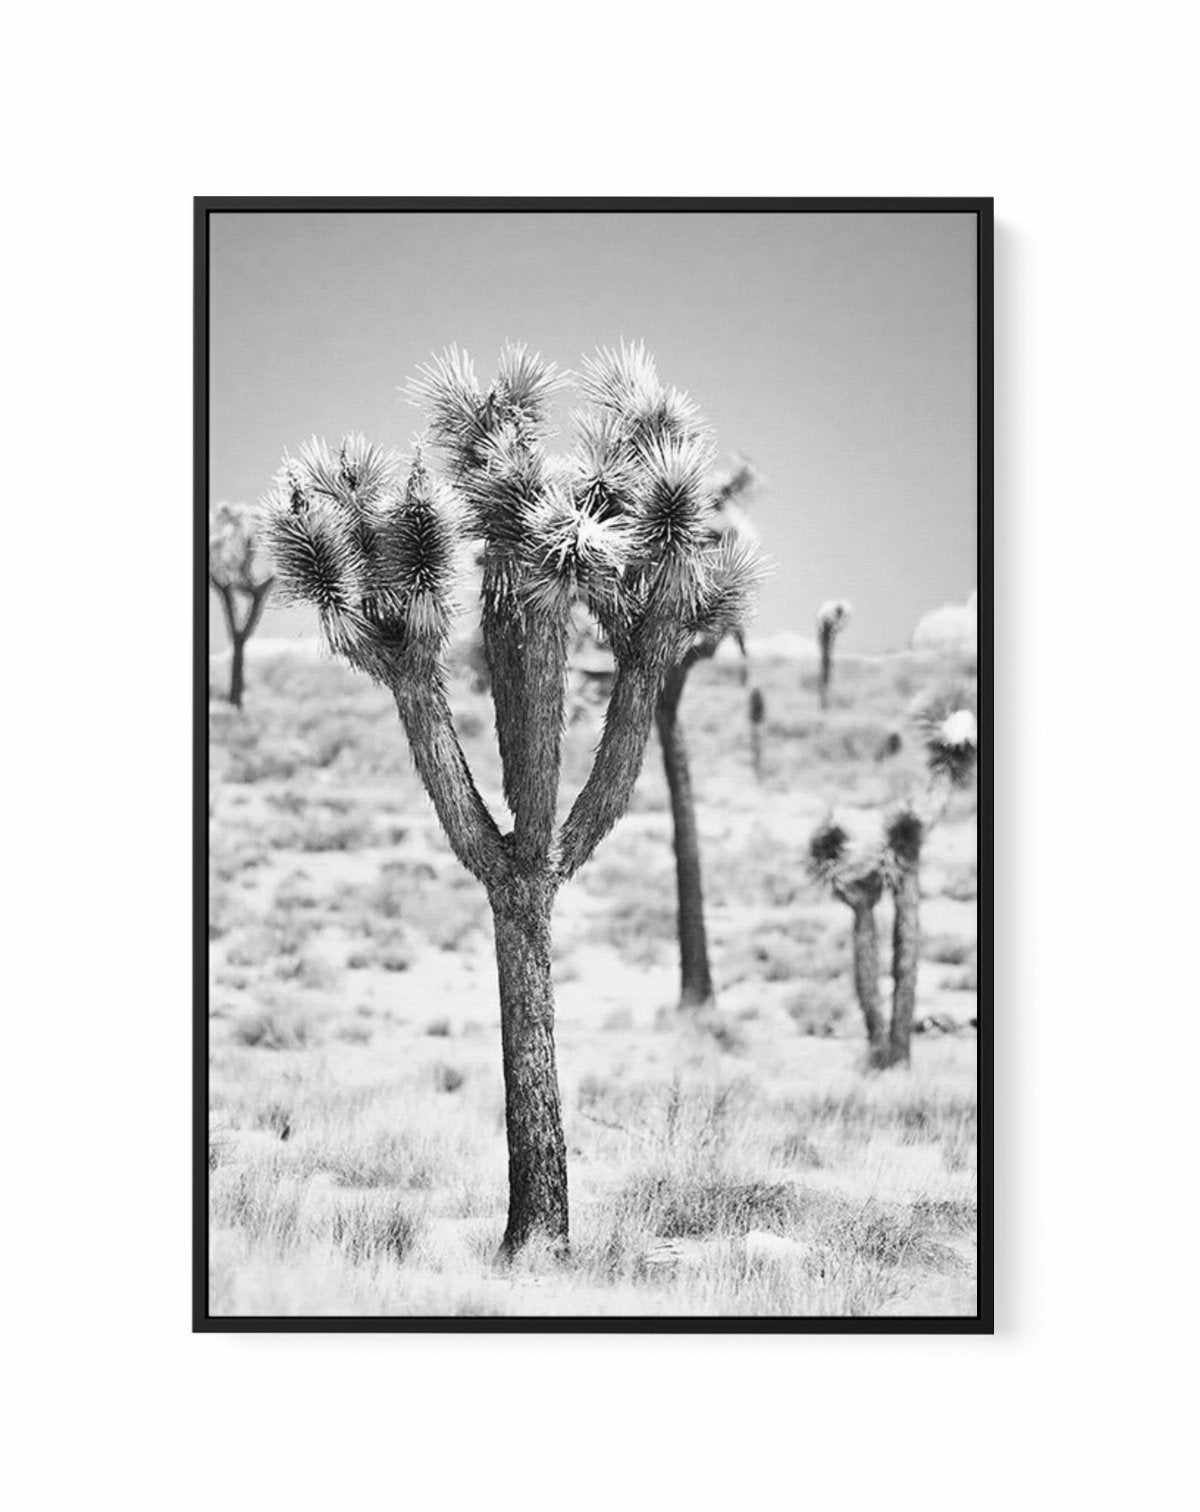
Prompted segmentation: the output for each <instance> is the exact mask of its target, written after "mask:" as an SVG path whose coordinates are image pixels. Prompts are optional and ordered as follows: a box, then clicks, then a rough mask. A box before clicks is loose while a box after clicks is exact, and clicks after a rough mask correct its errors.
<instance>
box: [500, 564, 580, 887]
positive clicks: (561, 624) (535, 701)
mask: <svg viewBox="0 0 1200 1512" xmlns="http://www.w3.org/2000/svg"><path fill="white" fill-rule="evenodd" d="M483 638H484V647H485V649H486V651H487V658H488V667H489V671H490V674H491V684H492V701H493V703H494V705H495V708H496V736H497V741H498V744H499V746H500V762H501V766H502V767H503V770H504V796H505V798H506V799H507V800H508V805H509V807H510V808H511V809H512V813H513V820H514V827H513V847H514V851H515V854H516V857H517V861H518V863H519V864H521V865H536V864H537V863H539V862H542V861H545V860H546V858H547V857H548V856H549V854H550V846H551V844H552V842H553V839H554V819H555V810H556V806H557V799H558V776H559V769H560V765H561V761H562V732H563V705H564V701H565V697H566V660H567V630H566V623H565V620H564V619H563V618H562V617H561V616H554V615H551V614H550V613H548V612H542V613H535V612H533V611H525V612H521V611H519V610H515V609H514V608H513V607H512V606H497V605H495V604H494V603H493V602H492V599H491V596H490V595H488V594H487V592H486V591H485V594H484V610H483Z"/></svg>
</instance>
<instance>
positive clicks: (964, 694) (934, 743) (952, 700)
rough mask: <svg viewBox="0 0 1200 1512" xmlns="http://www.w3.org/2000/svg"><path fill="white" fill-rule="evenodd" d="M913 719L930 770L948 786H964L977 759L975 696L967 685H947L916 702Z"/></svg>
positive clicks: (972, 772) (967, 782) (971, 775)
mask: <svg viewBox="0 0 1200 1512" xmlns="http://www.w3.org/2000/svg"><path fill="white" fill-rule="evenodd" d="M913 722H914V724H915V725H916V727H917V729H918V730H919V732H920V734H921V738H922V740H923V742H924V745H925V761H926V765H927V766H928V768H929V771H930V773H931V774H932V775H933V776H935V777H941V778H944V779H945V780H946V781H947V782H949V783H950V785H951V787H956V788H962V787H967V786H968V785H969V783H970V781H971V778H972V777H973V776H974V774H975V767H976V763H977V761H978V759H979V730H978V726H977V723H976V719H975V697H974V693H973V692H972V690H971V689H970V688H967V687H957V686H956V687H947V688H942V689H939V690H938V691H937V692H935V693H934V694H933V695H932V696H930V697H928V698H926V699H923V700H922V701H921V702H919V703H918V704H917V705H916V707H915V709H914V711H913Z"/></svg>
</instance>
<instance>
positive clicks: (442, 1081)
mask: <svg viewBox="0 0 1200 1512" xmlns="http://www.w3.org/2000/svg"><path fill="white" fill-rule="evenodd" d="M466 1079H467V1078H466V1076H465V1074H464V1073H463V1072H462V1071H460V1070H459V1069H458V1067H457V1066H447V1065H444V1064H442V1063H441V1062H439V1063H438V1064H437V1065H436V1066H434V1068H433V1085H434V1087H435V1088H436V1089H437V1090H438V1091H439V1092H457V1091H458V1089H459V1088H460V1087H461V1086H462V1084H463V1083H464V1082H465V1081H466Z"/></svg>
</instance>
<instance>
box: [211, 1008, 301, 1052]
mask: <svg viewBox="0 0 1200 1512" xmlns="http://www.w3.org/2000/svg"><path fill="white" fill-rule="evenodd" d="M231 1033H232V1036H233V1039H234V1041H235V1042H236V1043H237V1044H239V1045H246V1046H248V1047H250V1048H251V1049H256V1050H305V1049H308V1048H309V1047H310V1046H312V1045H314V1044H316V1043H317V1037H316V1034H315V1032H314V1029H313V1026H312V1024H310V1023H309V1021H308V1020H307V1019H305V1018H301V1017H299V1016H297V1015H292V1016H289V1017H283V1016H282V1015H280V1014H278V1013H273V1012H269V1011H268V1012H264V1013H252V1014H248V1015H247V1016H246V1017H245V1018H242V1019H239V1020H238V1022H237V1023H236V1024H234V1026H233V1029H232V1031H231Z"/></svg>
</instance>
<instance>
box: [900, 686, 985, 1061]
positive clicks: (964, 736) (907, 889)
mask: <svg viewBox="0 0 1200 1512" xmlns="http://www.w3.org/2000/svg"><path fill="white" fill-rule="evenodd" d="M916 724H917V727H918V729H919V730H920V731H921V733H922V735H923V737H924V742H925V761H926V767H927V768H928V771H929V778H930V781H929V787H928V789H927V790H926V792H925V794H924V796H923V797H922V798H921V799H920V800H919V801H910V802H908V803H906V804H904V805H902V806H901V808H899V809H898V810H897V811H896V812H895V813H894V814H892V815H891V816H890V817H889V818H888V820H887V822H886V824H885V826H884V850H883V872H884V876H885V878H886V881H887V884H888V887H889V888H890V889H891V893H892V900H893V904H894V908H895V913H894V918H893V923H892V1024H891V1030H890V1035H889V1042H888V1064H889V1065H897V1064H905V1065H906V1064H907V1063H908V1060H909V1046H910V1042H911V1039H912V1025H913V1015H914V1012H915V1010H916V1004H917V964H918V960H919V955H920V944H921V929H920V907H921V852H922V848H923V847H924V844H925V841H926V839H927V838H928V835H929V832H930V830H932V829H933V827H934V825H935V824H937V822H938V820H939V819H940V818H941V817H942V815H943V814H944V813H945V811H946V806H947V804H948V803H949V801H950V797H951V794H952V793H953V792H954V790H955V789H956V788H963V787H966V786H967V784H968V783H969V782H970V780H971V777H972V775H973V774H974V771H975V763H976V759H977V756H978V752H979V736H978V731H977V728H976V722H975V715H974V712H973V711H972V710H971V708H970V707H969V695H968V694H964V693H962V692H960V691H958V690H951V691H948V692H943V693H940V694H937V695H935V696H934V698H933V699H932V700H930V701H929V702H928V703H926V704H925V705H924V706H923V707H922V708H921V709H920V710H919V712H918V714H917V717H916Z"/></svg>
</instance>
